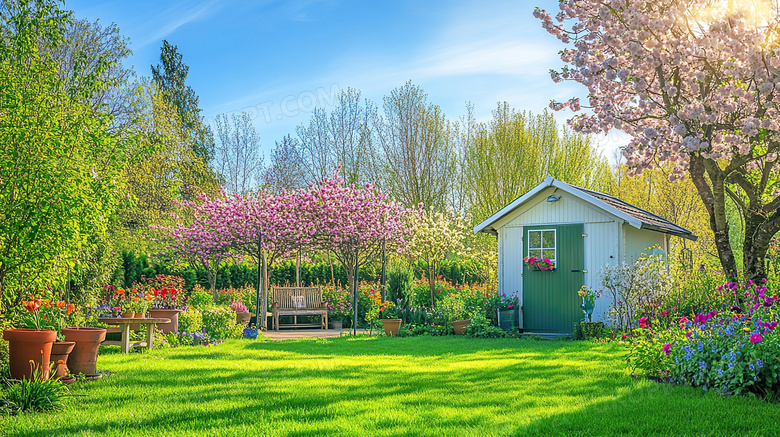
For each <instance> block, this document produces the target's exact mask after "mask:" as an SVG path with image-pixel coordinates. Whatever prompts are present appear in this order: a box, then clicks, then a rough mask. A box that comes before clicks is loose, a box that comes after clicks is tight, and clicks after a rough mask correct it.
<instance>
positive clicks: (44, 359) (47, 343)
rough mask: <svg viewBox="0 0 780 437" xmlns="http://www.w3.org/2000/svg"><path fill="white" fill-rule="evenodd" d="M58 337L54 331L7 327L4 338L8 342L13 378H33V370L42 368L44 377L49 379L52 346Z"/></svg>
mask: <svg viewBox="0 0 780 437" xmlns="http://www.w3.org/2000/svg"><path fill="white" fill-rule="evenodd" d="M56 339H57V333H56V332H54V331H38V330H35V329H6V330H4V331H3V340H5V341H7V342H8V360H9V364H10V367H11V378H13V379H23V378H26V379H28V380H29V379H32V375H33V371H34V370H37V369H41V370H42V371H43V379H49V370H50V367H49V362H50V360H51V346H52V344H54V340H56Z"/></svg>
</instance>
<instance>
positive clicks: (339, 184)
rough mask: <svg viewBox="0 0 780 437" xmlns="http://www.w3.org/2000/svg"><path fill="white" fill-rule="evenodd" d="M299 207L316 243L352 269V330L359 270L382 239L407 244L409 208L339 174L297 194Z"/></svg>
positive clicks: (377, 250) (349, 274)
mask: <svg viewBox="0 0 780 437" xmlns="http://www.w3.org/2000/svg"><path fill="white" fill-rule="evenodd" d="M294 197H297V199H296V201H295V205H296V209H297V210H298V211H300V212H301V216H299V217H300V218H299V219H300V220H301V221H302V222H303V223H305V224H304V225H300V227H299V229H302V230H304V231H305V232H307V233H308V234H309V238H310V242H311V244H313V245H314V246H316V247H319V248H322V249H326V250H330V251H332V252H333V253H334V255H335V257H336V259H337V260H338V261H339V262H340V263H341V265H342V266H343V267H344V270H346V272H347V278H348V281H349V285H350V286H351V288H352V307H353V309H354V314H353V329H354V328H355V326H356V324H357V293H358V287H357V277H358V276H357V275H358V269H359V268H360V267H361V266H362V265H364V264H365V263H366V262H367V261H369V260H370V259H372V258H375V257H377V256H378V255H379V254H380V252H381V250H382V246H383V244H386V245H388V246H392V247H397V248H399V250H400V248H401V247H402V246H403V244H404V235H405V233H406V226H405V222H404V217H405V215H406V213H407V211H406V209H404V208H403V207H401V206H400V205H399V204H397V203H395V202H392V201H390V200H389V199H388V198H387V196H386V195H385V194H384V193H382V192H381V191H380V190H378V189H377V188H376V187H374V186H373V185H371V184H366V185H365V186H363V187H355V186H354V185H345V184H344V180H343V179H342V178H341V177H339V176H337V175H336V176H333V177H332V178H330V179H325V180H324V181H322V182H321V183H320V184H318V185H312V186H311V187H309V189H308V190H306V191H302V192H300V193H299V194H298V195H297V196H294Z"/></svg>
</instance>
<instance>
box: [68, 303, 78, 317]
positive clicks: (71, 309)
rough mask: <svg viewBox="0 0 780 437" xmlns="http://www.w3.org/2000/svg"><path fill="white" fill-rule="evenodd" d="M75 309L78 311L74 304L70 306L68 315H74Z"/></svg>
mask: <svg viewBox="0 0 780 437" xmlns="http://www.w3.org/2000/svg"><path fill="white" fill-rule="evenodd" d="M75 309H76V305H73V304H72V303H71V304H68V309H67V313H68V315H70V313H72V312H73V310H75Z"/></svg>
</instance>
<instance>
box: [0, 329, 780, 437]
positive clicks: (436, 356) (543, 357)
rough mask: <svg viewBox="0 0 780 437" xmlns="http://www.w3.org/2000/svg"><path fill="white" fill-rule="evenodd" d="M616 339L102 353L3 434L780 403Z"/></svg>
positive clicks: (416, 429)
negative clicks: (643, 372) (739, 392)
mask: <svg viewBox="0 0 780 437" xmlns="http://www.w3.org/2000/svg"><path fill="white" fill-rule="evenodd" d="M624 353H625V349H624V347H623V346H622V345H619V344H616V343H608V344H594V343H587V342H572V341H532V340H514V339H500V340H479V339H468V338H457V337H415V338H386V337H379V338H360V337H358V338H338V339H331V340H300V341H285V342H270V341H249V340H235V341H229V342H227V343H225V344H222V345H218V346H215V347H208V348H183V347H182V348H177V349H160V350H154V351H152V352H146V353H137V354H131V355H128V356H125V355H122V354H120V353H116V348H115V347H112V348H110V350H109V349H108V348H107V349H106V350H104V351H102V355H101V356H100V358H99V360H98V368H99V370H104V371H110V372H112V373H113V375H112V376H110V377H106V378H103V379H102V380H100V381H94V382H90V383H77V384H74V385H72V386H71V391H72V393H74V394H76V395H79V396H74V397H70V398H68V399H66V401H65V408H64V409H63V410H62V411H60V412H57V413H45V414H40V413H36V414H21V415H18V416H11V417H0V435H3V432H5V433H7V434H8V435H11V436H16V435H20V436H22V435H24V436H92V435H105V436H163V435H164V436H168V435H180V436H233V435H235V436H242V437H245V436H255V435H287V436H319V435H354V436H374V435H388V436H413V435H430V436H455V435H457V436H482V435H496V436H501V435H527V434H530V435H535V434H536V435H550V434H556V435H615V434H629V435H640V434H645V435H646V434H651V435H652V434H656V435H658V434H660V435H672V434H673V435H694V434H696V435H701V434H713V435H734V434H738V435H772V434H776V433H777V432H778V428H777V423H776V420H777V418H778V417H780V405H777V404H769V403H766V402H764V401H761V400H758V399H753V398H746V397H730V398H723V397H720V396H719V395H717V394H714V393H705V392H702V391H701V390H696V389H693V388H690V387H678V386H670V385H667V384H657V383H654V382H650V381H647V380H643V379H636V378H633V377H631V376H630V374H629V372H628V370H627V369H626V367H625V365H624V362H623V360H622V355H623V354H624Z"/></svg>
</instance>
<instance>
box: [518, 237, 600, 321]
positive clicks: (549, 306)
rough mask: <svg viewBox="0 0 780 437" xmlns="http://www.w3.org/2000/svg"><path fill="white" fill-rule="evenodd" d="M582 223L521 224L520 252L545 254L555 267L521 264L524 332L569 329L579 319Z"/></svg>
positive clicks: (583, 252)
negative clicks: (532, 266)
mask: <svg viewBox="0 0 780 437" xmlns="http://www.w3.org/2000/svg"><path fill="white" fill-rule="evenodd" d="M582 232H583V225H582V224H576V225H550V226H525V227H524V228H523V234H524V235H523V255H524V256H533V257H536V258H539V257H541V258H549V259H551V260H554V262H555V270H553V271H546V270H534V269H531V268H529V267H528V266H527V265H526V264H525V263H524V262H523V260H522V259H521V260H520V263H521V264H522V266H523V322H524V323H523V324H524V328H525V330H526V331H527V332H548V333H561V334H564V333H571V332H573V329H574V324H575V323H577V322H579V321H580V320H582V310H581V309H580V303H581V302H580V301H581V299H580V297H579V296H577V290H579V289H580V287H581V286H582V284H583V279H584V272H583V269H584V254H585V251H584V244H583V234H582Z"/></svg>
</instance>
